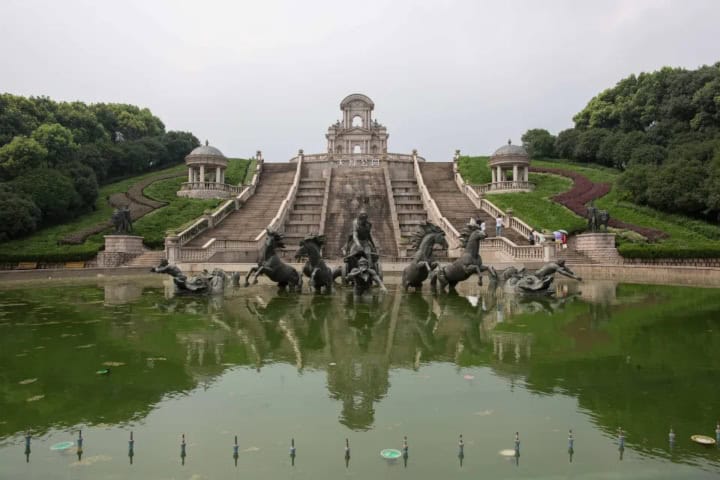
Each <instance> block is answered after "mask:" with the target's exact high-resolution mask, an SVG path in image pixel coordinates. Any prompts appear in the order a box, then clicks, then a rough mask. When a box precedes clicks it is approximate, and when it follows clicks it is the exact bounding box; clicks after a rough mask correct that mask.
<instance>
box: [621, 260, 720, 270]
mask: <svg viewBox="0 0 720 480" xmlns="http://www.w3.org/2000/svg"><path fill="white" fill-rule="evenodd" d="M623 264H625V265H646V266H658V267H701V268H720V258H624V259H623Z"/></svg>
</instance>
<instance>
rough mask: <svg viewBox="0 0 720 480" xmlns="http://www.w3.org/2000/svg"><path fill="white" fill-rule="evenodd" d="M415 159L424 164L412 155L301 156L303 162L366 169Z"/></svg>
mask: <svg viewBox="0 0 720 480" xmlns="http://www.w3.org/2000/svg"><path fill="white" fill-rule="evenodd" d="M299 158H300V156H299V155H298V156H295V157H293V158H291V159H290V162H297V161H298V159H299ZM414 158H417V160H418V161H419V162H424V161H425V159H424V158H423V157H421V156H419V155H412V154H407V153H313V154H309V155H302V159H303V162H305V163H306V164H308V163H318V162H333V163H335V164H338V166H340V165H343V166H357V167H360V166H367V167H379V166H380V164H381V163H383V162H407V163H412V161H413V159H414Z"/></svg>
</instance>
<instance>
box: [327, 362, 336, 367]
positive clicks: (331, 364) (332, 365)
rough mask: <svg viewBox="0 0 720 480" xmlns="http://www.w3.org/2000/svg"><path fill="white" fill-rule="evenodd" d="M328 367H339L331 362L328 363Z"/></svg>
mask: <svg viewBox="0 0 720 480" xmlns="http://www.w3.org/2000/svg"><path fill="white" fill-rule="evenodd" d="M328 365H330V366H331V367H334V366H335V365H337V363H335V362H330V363H328Z"/></svg>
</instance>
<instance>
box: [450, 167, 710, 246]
mask: <svg viewBox="0 0 720 480" xmlns="http://www.w3.org/2000/svg"><path fill="white" fill-rule="evenodd" d="M487 160H488V157H463V158H461V160H460V162H459V163H458V168H459V170H460V173H461V174H462V175H463V178H464V179H465V181H466V182H467V183H472V184H478V183H488V182H489V181H490V170H489V168H488V166H487ZM531 166H535V167H548V168H560V169H564V170H569V171H572V172H577V173H581V174H582V175H585V176H586V177H587V178H589V179H590V180H592V181H593V182H604V183H609V184H611V185H612V188H611V190H610V193H608V194H607V195H605V196H603V197H601V198H599V199H598V200H597V201H596V202H595V203H596V205H597V206H598V207H599V208H601V209H604V210H607V211H608V212H610V215H611V216H612V217H613V218H617V219H618V220H621V221H624V222H627V223H631V224H635V225H639V226H643V227H649V228H654V229H658V230H662V231H663V232H665V233H667V234H668V236H667V237H666V238H664V239H662V240H660V241H659V242H658V243H655V244H648V243H647V242H646V241H645V239H644V238H642V237H641V236H640V235H638V234H637V233H635V232H631V231H629V230H616V233H617V234H618V241H619V243H620V252H621V253H622V254H623V255H624V256H629V257H659V256H673V257H676V256H680V257H692V256H698V257H716V256H720V247H719V246H718V243H717V241H718V240H720V226H717V225H712V224H710V223H707V222H703V221H700V220H695V219H692V218H689V217H685V216H682V215H670V214H667V213H664V212H660V211H658V210H655V209H652V208H649V207H645V206H641V205H637V204H634V203H632V202H629V201H627V200H625V199H623V198H622V197H621V195H620V193H619V191H618V189H617V188H616V182H617V180H618V177H619V176H620V172H619V171H618V170H615V169H612V168H607V167H601V166H595V165H590V164H577V163H572V162H568V161H558V160H552V161H551V160H533V161H532V164H531ZM531 168H532V167H531ZM530 181H531V182H533V183H535V184H536V189H535V191H533V192H523V193H490V194H488V195H487V199H488V200H490V201H491V202H493V203H494V204H495V205H497V206H498V207H500V208H502V209H507V208H512V209H513V211H514V214H515V215H516V216H517V217H519V218H520V219H522V220H523V221H525V222H527V223H528V224H529V225H531V226H532V227H534V228H535V229H536V230H539V231H548V232H552V231H553V230H558V229H561V228H562V229H565V230H567V231H569V232H580V231H582V230H583V229H584V228H585V226H586V224H587V221H586V220H585V219H584V218H582V217H580V216H578V215H576V214H575V213H573V212H572V211H570V210H569V209H567V208H565V207H564V206H562V205H560V204H559V203H556V202H555V201H553V200H552V199H551V197H552V196H554V195H556V194H559V193H562V192H564V191H567V190H569V189H570V187H571V185H572V181H571V180H570V179H568V178H565V177H561V176H557V175H549V174H539V173H532V172H531V173H530Z"/></svg>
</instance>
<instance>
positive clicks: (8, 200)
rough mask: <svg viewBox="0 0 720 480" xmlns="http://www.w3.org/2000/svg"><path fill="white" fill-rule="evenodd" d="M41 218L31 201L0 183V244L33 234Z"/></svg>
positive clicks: (38, 210)
mask: <svg viewBox="0 0 720 480" xmlns="http://www.w3.org/2000/svg"><path fill="white" fill-rule="evenodd" d="M41 216H42V213H41V212H40V209H39V208H38V207H37V205H35V203H33V201H32V200H30V199H29V198H28V197H27V196H24V195H21V194H18V193H16V192H14V191H13V190H12V189H11V188H10V187H9V186H8V185H7V184H2V183H0V242H3V241H6V240H9V239H11V238H17V237H21V236H23V235H27V234H29V233H32V232H34V231H35V230H36V229H37V227H38V225H39V223H40V218H41Z"/></svg>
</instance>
